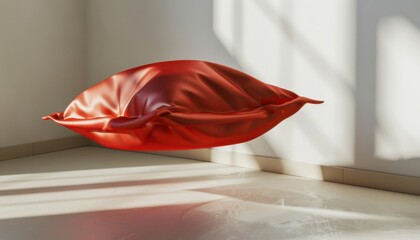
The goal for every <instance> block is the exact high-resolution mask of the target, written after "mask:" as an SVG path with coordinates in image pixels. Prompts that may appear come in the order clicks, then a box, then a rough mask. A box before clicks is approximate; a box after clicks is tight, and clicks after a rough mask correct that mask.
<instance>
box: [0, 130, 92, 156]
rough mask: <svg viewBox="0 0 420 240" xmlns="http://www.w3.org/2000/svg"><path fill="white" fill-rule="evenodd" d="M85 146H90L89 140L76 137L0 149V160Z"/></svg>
mask: <svg viewBox="0 0 420 240" xmlns="http://www.w3.org/2000/svg"><path fill="white" fill-rule="evenodd" d="M84 146H89V140H88V139H86V138H85V137H82V136H78V135H76V136H70V137H64V138H58V139H52V140H46V141H39V142H34V143H26V144H21V145H14V146H8V147H0V160H7V159H12V158H20V157H28V156H32V155H37V154H42V153H49V152H55V151H61V150H66V149H70V148H76V147H84Z"/></svg>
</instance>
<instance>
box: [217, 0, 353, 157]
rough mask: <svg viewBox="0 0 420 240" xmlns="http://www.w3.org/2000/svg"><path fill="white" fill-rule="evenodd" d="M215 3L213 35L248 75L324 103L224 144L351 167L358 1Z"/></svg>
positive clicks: (251, 151)
mask: <svg viewBox="0 0 420 240" xmlns="http://www.w3.org/2000/svg"><path fill="white" fill-rule="evenodd" d="M213 4H214V8H213V24H214V26H213V27H214V32H215V35H216V36H217V37H218V38H219V40H220V42H221V43H222V44H223V46H224V47H225V48H226V50H227V51H228V52H229V53H230V54H231V55H232V57H233V58H234V59H235V60H236V61H237V62H238V64H239V65H240V66H241V67H242V70H243V71H244V72H247V73H249V74H251V75H253V76H255V77H257V78H258V79H260V80H262V81H264V82H266V83H269V84H273V85H277V86H280V87H283V88H286V89H290V90H292V91H294V92H296V93H298V94H300V95H304V96H309V97H312V98H318V99H322V100H325V104H323V105H320V106H316V107H307V108H304V109H303V110H302V111H301V112H299V113H298V114H296V116H293V117H292V118H291V119H288V120H286V121H284V122H282V123H281V124H280V125H279V126H277V127H275V128H273V129H272V130H270V131H269V132H267V133H266V134H264V136H262V137H260V138H257V139H255V140H253V141H250V142H248V143H245V144H240V145H237V146H235V147H224V149H225V150H226V149H227V150H229V151H235V152H240V153H245V154H255V155H262V156H269V157H275V158H283V159H287V160H297V161H306V162H313V163H317V164H326V165H330V164H332V165H352V164H353V159H354V107H355V105H354V82H355V81H354V78H355V67H354V61H355V59H354V57H355V53H354V52H355V40H354V39H355V38H354V33H355V1H354V0H345V1H335V0H325V1H317V2H313V1H303V0H249V1H242V0H214V1H213ZM302 149H304V150H305V151H302Z"/></svg>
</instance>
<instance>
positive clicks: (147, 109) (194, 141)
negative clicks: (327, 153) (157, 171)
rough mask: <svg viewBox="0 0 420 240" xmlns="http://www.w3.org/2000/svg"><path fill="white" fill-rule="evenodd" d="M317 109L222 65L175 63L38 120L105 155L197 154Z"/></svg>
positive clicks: (120, 77)
mask: <svg viewBox="0 0 420 240" xmlns="http://www.w3.org/2000/svg"><path fill="white" fill-rule="evenodd" d="M321 102H322V101H316V100H312V99H308V98H305V97H300V96H298V95H297V94H295V93H293V92H291V91H288V90H286V89H282V88H279V87H275V86H272V85H268V84H265V83H263V82H261V81H258V80H257V79H255V78H253V77H251V76H249V75H247V74H245V73H243V72H240V71H238V70H235V69H232V68H229V67H226V66H223V65H219V64H215V63H210V62H203V61H195V60H182V61H168V62H160V63H153V64H148V65H144V66H140V67H136V68H133V69H129V70H126V71H123V72H120V73H118V74H115V75H113V76H111V77H109V78H107V79H105V80H104V81H102V82H100V83H99V84H97V85H95V86H93V87H91V88H89V89H87V90H86V91H84V92H82V93H81V94H80V95H79V96H78V97H76V99H75V100H73V101H72V102H71V103H70V105H69V106H68V107H67V109H66V110H65V111H64V113H61V112H58V113H54V114H51V115H49V116H46V117H44V118H43V119H51V120H53V121H54V122H56V123H58V124H60V125H62V126H65V127H67V128H69V129H71V130H73V131H75V132H77V133H79V134H81V135H84V136H86V137H88V138H90V139H92V140H94V141H96V142H98V143H100V144H102V145H104V146H106V147H110V148H116V149H125V150H177V149H196V148H207V147H215V146H221V145H229V144H234V143H240V142H245V141H248V140H251V139H253V138H256V137H258V136H260V135H261V134H263V133H265V132H266V131H268V130H270V129H271V128H272V127H274V126H275V125H277V124H278V123H280V122H281V121H282V120H284V119H286V118H287V117H289V116H291V115H293V114H294V113H296V112H297V111H298V110H299V109H300V108H301V107H302V106H303V105H304V104H306V103H321Z"/></svg>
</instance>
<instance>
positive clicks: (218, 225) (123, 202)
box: [0, 147, 420, 240]
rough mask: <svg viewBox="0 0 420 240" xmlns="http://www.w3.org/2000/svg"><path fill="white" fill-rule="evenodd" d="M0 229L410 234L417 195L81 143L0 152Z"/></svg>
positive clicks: (143, 239) (47, 234)
mask: <svg viewBox="0 0 420 240" xmlns="http://www.w3.org/2000/svg"><path fill="white" fill-rule="evenodd" d="M0 239H1V240H18V239H19V240H20V239H22V240H38V239H39V240H50V239H51V240H68V239H71V240H111V239H112V240H117V239H118V240H130V239H131V240H137V239H138V240H161V239H164V240H181V239H183V240H184V239H185V240H248V239H255V240H278V239H381V240H382V239H420V197H417V196H410V195H405V194H398V193H391V192H385V191H379V190H372V189H364V188H358V187H352V186H345V185H340V184H334V183H326V182H321V181H314V180H308V179H304V178H298V177H291V176H285V175H279V174H273V173H265V172H258V171H251V170H248V169H244V168H238V167H232V166H225V165H220V164H214V163H207V162H199V161H193V160H187V159H180V158H170V157H162V156H156V155H147V154H140V153H133V152H122V151H113V150H108V149H102V148H95V147H85V148H78V149H72V150H67V151H61V152H55V153H50V154H44V155H38V156H34V157H27V158H20V159H13V160H8V161H1V162H0Z"/></svg>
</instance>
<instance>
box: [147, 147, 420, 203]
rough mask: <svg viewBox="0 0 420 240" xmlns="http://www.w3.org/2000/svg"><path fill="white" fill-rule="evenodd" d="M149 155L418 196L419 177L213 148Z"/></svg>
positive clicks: (419, 193) (419, 188)
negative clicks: (183, 158)
mask: <svg viewBox="0 0 420 240" xmlns="http://www.w3.org/2000/svg"><path fill="white" fill-rule="evenodd" d="M152 153H153V154H160V155H165V156H173V157H185V158H191V159H197V160H201V161H209V162H215V163H221V164H228V165H233V166H238V167H245V168H251V169H257V170H262V171H267V172H274V173H280V174H287V175H293V176H300V177H305V178H311V179H318V180H323V181H328V182H334V183H342V184H347V185H353V186H359V187H368V188H375V189H380V190H386V191H393V192H401V193H408V194H414V195H420V178H418V177H410V176H403V175H394V174H389V173H380V172H373V171H367V170H360V169H353V168H348V167H339V166H323V165H317V164H312V163H306V162H296V161H288V160H283V159H279V158H271V157H263V156H255V155H249V154H243V153H234V152H227V151H221V150H217V149H200V150H191V151H174V152H169V151H168V152H152Z"/></svg>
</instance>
